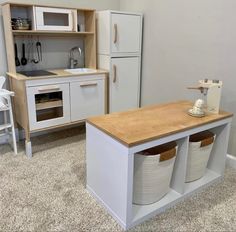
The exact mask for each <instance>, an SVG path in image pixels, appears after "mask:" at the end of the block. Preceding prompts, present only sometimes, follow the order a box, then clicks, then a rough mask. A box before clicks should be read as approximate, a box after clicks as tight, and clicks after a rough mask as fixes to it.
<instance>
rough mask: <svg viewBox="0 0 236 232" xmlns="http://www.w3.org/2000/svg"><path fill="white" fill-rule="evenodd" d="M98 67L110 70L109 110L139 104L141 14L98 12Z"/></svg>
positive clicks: (120, 109)
mask: <svg viewBox="0 0 236 232" xmlns="http://www.w3.org/2000/svg"><path fill="white" fill-rule="evenodd" d="M97 32H98V34H97V37H98V43H97V45H98V68H100V69H106V70H109V112H110V113H112V112H119V111H125V110H128V109H132V108H138V107H139V105H140V70H141V45H142V14H140V13H128V12H120V11H110V10H106V11H100V12H98V13H97Z"/></svg>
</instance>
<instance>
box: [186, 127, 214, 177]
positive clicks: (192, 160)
mask: <svg viewBox="0 0 236 232" xmlns="http://www.w3.org/2000/svg"><path fill="white" fill-rule="evenodd" d="M215 137H216V136H215V134H213V133H212V132H210V131H204V132H201V133H198V134H194V135H191V136H190V139H189V149H188V161H187V172H186V178H185V182H191V181H194V180H197V179H200V178H201V177H202V176H203V175H204V174H205V171H206V167H207V162H208V160H209V158H210V154H211V150H212V147H213V144H214V140H215Z"/></svg>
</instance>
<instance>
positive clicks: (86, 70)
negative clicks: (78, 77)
mask: <svg viewBox="0 0 236 232" xmlns="http://www.w3.org/2000/svg"><path fill="white" fill-rule="evenodd" d="M64 71H66V72H69V73H71V74H81V73H95V72H97V70H96V69H92V68H74V69H64Z"/></svg>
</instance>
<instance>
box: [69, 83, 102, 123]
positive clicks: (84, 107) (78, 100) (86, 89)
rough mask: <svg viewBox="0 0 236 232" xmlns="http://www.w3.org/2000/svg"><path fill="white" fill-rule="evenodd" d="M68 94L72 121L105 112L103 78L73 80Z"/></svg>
mask: <svg viewBox="0 0 236 232" xmlns="http://www.w3.org/2000/svg"><path fill="white" fill-rule="evenodd" d="M70 95H71V120H72V121H78V120H84V119H86V118H88V117H91V116H95V115H101V114H104V113H105V80H89V81H78V82H73V83H71V84H70Z"/></svg>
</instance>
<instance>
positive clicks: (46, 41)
mask: <svg viewBox="0 0 236 232" xmlns="http://www.w3.org/2000/svg"><path fill="white" fill-rule="evenodd" d="M15 41H16V43H17V51H18V58H19V59H20V60H21V58H22V44H23V43H24V44H25V53H26V54H25V56H26V59H27V65H25V66H23V65H20V66H18V67H17V72H19V71H29V70H41V69H61V68H68V65H69V54H70V49H71V48H72V47H75V46H78V47H80V48H81V50H82V55H81V56H80V55H79V53H77V52H75V53H74V57H75V59H76V60H78V67H84V41H83V39H82V38H78V37H77V38H73V37H68V38H65V37H44V36H39V37H38V36H33V37H32V39H31V37H30V36H25V37H16V40H15ZM32 41H33V43H32ZM37 42H40V43H41V49H42V60H41V61H40V62H39V63H34V62H32V61H31V60H34V59H35V60H36V61H37V59H38V55H37V48H36V43H37ZM38 50H39V52H40V49H38Z"/></svg>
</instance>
